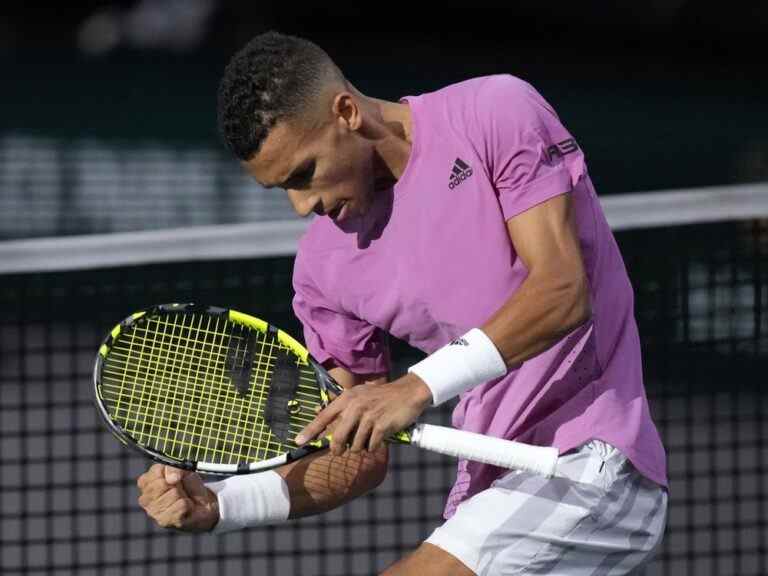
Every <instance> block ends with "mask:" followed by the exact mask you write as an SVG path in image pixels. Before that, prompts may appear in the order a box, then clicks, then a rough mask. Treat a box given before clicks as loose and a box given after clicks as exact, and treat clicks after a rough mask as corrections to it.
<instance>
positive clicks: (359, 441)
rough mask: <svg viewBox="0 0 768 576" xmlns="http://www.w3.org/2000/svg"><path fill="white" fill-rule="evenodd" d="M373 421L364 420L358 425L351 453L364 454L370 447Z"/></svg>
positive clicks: (351, 445) (351, 444)
mask: <svg viewBox="0 0 768 576" xmlns="http://www.w3.org/2000/svg"><path fill="white" fill-rule="evenodd" d="M373 427H374V426H373V421H372V420H370V419H369V418H364V419H362V420H361V421H360V423H359V424H358V425H357V430H356V431H355V435H354V438H353V439H352V442H351V443H350V447H349V449H350V451H352V452H362V451H363V450H365V449H366V447H367V446H368V438H369V437H370V435H371V429H372V428H373Z"/></svg>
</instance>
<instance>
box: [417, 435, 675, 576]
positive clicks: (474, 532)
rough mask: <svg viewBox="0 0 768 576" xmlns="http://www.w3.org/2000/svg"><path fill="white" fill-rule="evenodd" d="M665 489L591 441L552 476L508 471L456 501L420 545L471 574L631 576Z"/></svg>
mask: <svg viewBox="0 0 768 576" xmlns="http://www.w3.org/2000/svg"><path fill="white" fill-rule="evenodd" d="M666 514H667V491H666V489H664V488H662V487H661V486H659V485H658V484H656V483H654V482H652V481H651V480H648V479H647V478H645V477H643V476H641V475H640V474H639V473H638V472H637V471H636V470H635V468H634V466H632V464H631V462H630V461H629V460H628V459H627V458H626V457H625V456H624V455H623V454H622V453H621V452H619V451H618V450H617V449H616V448H614V447H612V446H610V445H608V444H606V443H605V442H602V441H600V440H592V441H590V442H588V443H586V444H584V445H582V446H581V447H579V449H578V450H576V451H573V452H569V453H567V454H565V455H563V456H562V457H561V458H560V464H559V468H558V477H554V478H545V477H543V476H540V475H537V474H532V473H529V472H522V471H514V472H511V473H509V474H507V475H505V476H503V477H501V478H499V479H498V480H496V481H495V482H494V483H493V484H492V485H491V486H490V488H488V489H487V490H484V491H482V492H480V493H478V494H476V495H475V496H473V497H472V498H469V499H468V500H465V501H464V502H462V503H461V504H460V505H459V507H458V509H457V510H456V513H455V514H454V515H453V516H452V517H451V518H450V519H449V520H447V521H446V522H445V523H444V524H443V525H442V526H440V527H439V528H438V529H437V530H435V531H434V532H433V533H432V535H431V536H430V537H429V538H428V539H427V542H428V543H430V544H433V545H435V546H439V547H440V548H442V549H443V550H445V551H446V552H448V553H450V554H452V555H453V556H455V557H456V558H458V559H459V560H461V562H462V563H463V564H465V565H466V566H467V567H468V568H470V569H471V570H472V571H474V572H475V574H477V575H479V576H486V575H487V576H491V575H494V576H496V575H509V574H515V575H518V574H555V575H567V576H574V575H584V576H586V575H591V576H598V575H609V574H610V575H615V574H637V573H638V572H636V571H641V568H640V567H641V566H643V565H645V564H646V563H647V562H648V561H649V560H650V559H651V558H652V557H653V555H654V553H655V551H656V549H657V548H658V546H659V543H660V542H661V537H662V534H663V532H664V526H665V522H666Z"/></svg>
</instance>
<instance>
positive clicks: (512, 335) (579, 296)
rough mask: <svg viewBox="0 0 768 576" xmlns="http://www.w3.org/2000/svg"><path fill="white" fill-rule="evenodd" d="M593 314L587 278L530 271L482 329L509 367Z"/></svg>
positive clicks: (517, 364) (546, 346) (550, 344)
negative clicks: (531, 272) (538, 273)
mask: <svg viewBox="0 0 768 576" xmlns="http://www.w3.org/2000/svg"><path fill="white" fill-rule="evenodd" d="M560 278H570V279H569V280H561V279H560ZM590 317H591V307H590V298H589V289H588V283H587V279H586V277H584V276H583V275H576V276H573V275H567V274H561V275H556V274H547V275H544V274H542V275H536V274H530V275H529V276H528V278H526V280H525V281H524V282H523V284H522V285H521V286H520V288H519V289H518V290H517V291H516V292H515V293H514V295H513V296H512V297H511V298H510V299H509V300H508V301H507V302H506V303H505V304H504V305H503V306H502V307H501V308H500V309H499V310H498V311H497V312H496V313H495V314H494V315H493V316H492V317H491V318H490V319H489V320H488V321H487V322H486V323H485V324H484V325H483V326H482V330H483V331H484V332H485V333H486V334H487V335H488V337H489V338H490V339H491V340H492V341H493V343H494V344H495V345H496V348H497V349H498V350H499V353H500V354H501V356H502V357H503V358H504V361H505V362H506V364H507V366H508V367H510V368H514V367H517V366H519V365H520V364H521V363H522V362H524V361H525V360H528V359H529V358H532V357H533V356H536V355H537V354H540V353H541V352H543V351H544V350H546V349H548V348H549V347H551V346H552V345H553V344H555V343H556V342H557V341H558V340H559V339H560V338H562V337H563V336H564V335H565V334H567V333H568V332H570V331H572V330H573V329H575V328H576V327H578V326H580V325H581V324H583V323H584V322H586V321H587V320H588V319H589V318H590Z"/></svg>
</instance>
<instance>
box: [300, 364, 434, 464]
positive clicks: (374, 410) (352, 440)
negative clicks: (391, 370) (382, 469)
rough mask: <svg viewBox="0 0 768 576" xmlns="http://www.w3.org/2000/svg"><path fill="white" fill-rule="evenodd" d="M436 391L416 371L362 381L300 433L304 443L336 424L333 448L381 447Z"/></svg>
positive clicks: (408, 422) (420, 410)
mask: <svg viewBox="0 0 768 576" xmlns="http://www.w3.org/2000/svg"><path fill="white" fill-rule="evenodd" d="M431 401H432V393H431V392H430V390H429V388H428V387H427V385H426V384H425V383H424V382H423V381H422V380H421V378H419V377H418V376H416V375H415V374H407V375H406V376H404V377H402V378H400V379H398V380H395V381H393V382H386V383H383V384H361V385H360V386H355V387H353V388H349V389H347V390H345V391H344V392H343V393H342V394H341V396H339V397H338V398H337V399H336V400H334V401H333V402H331V403H330V404H329V405H328V406H327V407H326V408H324V409H323V410H322V411H321V412H320V413H319V414H318V415H317V416H316V417H315V419H314V420H313V421H312V422H311V423H309V424H308V425H307V426H306V427H305V428H304V430H302V431H301V433H300V434H299V435H298V436H297V437H296V443H297V444H299V445H301V444H304V443H305V442H307V441H309V440H312V439H313V438H315V437H316V436H317V435H318V434H320V433H321V432H323V431H324V430H325V429H326V427H328V426H329V425H330V424H331V422H332V421H334V420H337V421H336V422H334V424H335V426H334V429H333V435H332V440H331V452H333V454H335V455H337V456H338V455H340V454H342V453H343V452H344V451H345V450H346V449H347V446H348V445H349V449H350V450H351V451H352V452H360V451H361V450H369V451H371V452H373V451H375V450H377V449H378V448H379V447H380V446H381V445H382V444H383V442H384V440H385V439H386V438H388V437H389V436H391V435H392V434H394V433H395V432H399V431H400V430H402V429H403V428H405V427H407V426H408V425H410V424H412V423H413V422H415V421H416V418H418V417H419V415H420V414H421V413H422V412H423V411H424V409H425V408H426V407H427V406H428V405H429V404H430V403H431Z"/></svg>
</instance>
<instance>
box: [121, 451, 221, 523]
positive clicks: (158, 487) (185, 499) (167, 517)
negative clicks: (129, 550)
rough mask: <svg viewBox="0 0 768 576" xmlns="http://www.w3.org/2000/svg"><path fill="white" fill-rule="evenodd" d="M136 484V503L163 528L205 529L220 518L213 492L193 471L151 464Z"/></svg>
mask: <svg viewBox="0 0 768 576" xmlns="http://www.w3.org/2000/svg"><path fill="white" fill-rule="evenodd" d="M136 484H138V486H139V492H140V494H139V505H140V506H141V507H142V508H144V510H145V511H146V513H147V515H148V516H149V517H150V518H152V519H153V520H154V521H155V522H156V523H157V525H158V526H160V527H162V528H176V529H178V530H183V531H185V532H207V531H209V530H211V529H213V527H214V526H215V525H216V523H217V522H218V521H219V506H218V499H217V498H216V494H215V493H214V492H213V491H211V490H210V489H208V488H207V487H206V486H205V484H203V481H202V480H201V479H200V476H199V475H197V474H196V473H194V472H189V471H186V470H179V469H178V468H173V467H171V466H164V465H162V464H153V465H152V466H151V467H150V469H149V470H147V471H146V472H145V473H144V474H142V475H141V476H139V478H138V480H137V482H136Z"/></svg>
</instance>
